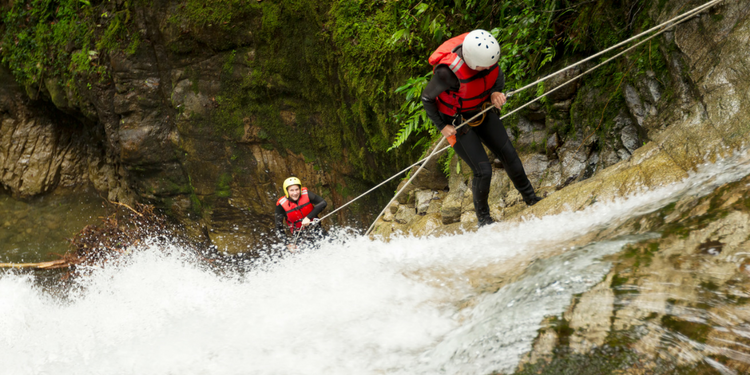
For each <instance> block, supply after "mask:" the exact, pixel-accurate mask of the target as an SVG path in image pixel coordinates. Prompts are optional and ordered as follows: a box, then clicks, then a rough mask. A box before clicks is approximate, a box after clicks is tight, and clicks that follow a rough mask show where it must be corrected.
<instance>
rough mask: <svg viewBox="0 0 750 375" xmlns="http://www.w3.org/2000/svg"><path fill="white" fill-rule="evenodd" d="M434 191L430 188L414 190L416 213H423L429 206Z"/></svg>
mask: <svg viewBox="0 0 750 375" xmlns="http://www.w3.org/2000/svg"><path fill="white" fill-rule="evenodd" d="M434 196H435V193H434V192H433V191H432V190H418V191H416V192H415V197H416V207H417V214H418V215H424V214H426V213H427V210H428V209H429V207H430V203H431V202H432V198H433V197H434Z"/></svg>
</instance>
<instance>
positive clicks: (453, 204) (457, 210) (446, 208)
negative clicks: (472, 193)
mask: <svg viewBox="0 0 750 375" xmlns="http://www.w3.org/2000/svg"><path fill="white" fill-rule="evenodd" d="M464 189H465V187H464ZM463 197H464V191H463V190H461V189H457V190H455V191H453V190H452V191H451V192H450V193H449V194H448V196H447V197H446V198H445V201H443V205H442V207H440V217H441V220H442V222H443V224H445V225H448V224H452V223H455V222H458V221H460V220H461V206H462V203H463Z"/></svg>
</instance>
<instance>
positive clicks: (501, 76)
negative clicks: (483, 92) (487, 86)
mask: <svg viewBox="0 0 750 375" xmlns="http://www.w3.org/2000/svg"><path fill="white" fill-rule="evenodd" d="M497 70H498V72H497V79H496V80H495V85H494V86H493V87H492V90H491V91H490V95H492V93H493V92H503V90H504V89H505V73H503V70H502V69H500V67H498V68H497Z"/></svg>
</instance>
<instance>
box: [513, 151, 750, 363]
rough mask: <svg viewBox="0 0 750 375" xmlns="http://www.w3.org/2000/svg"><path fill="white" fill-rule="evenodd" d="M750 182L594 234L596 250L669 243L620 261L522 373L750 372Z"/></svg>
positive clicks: (547, 325) (549, 324) (540, 340)
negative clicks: (623, 242) (640, 237)
mask: <svg viewBox="0 0 750 375" xmlns="http://www.w3.org/2000/svg"><path fill="white" fill-rule="evenodd" d="M746 162H747V161H745V163H746ZM748 183H750V177H745V178H744V179H742V180H740V181H737V182H733V183H730V184H727V185H724V186H721V187H719V188H718V189H716V190H715V191H714V192H713V193H712V194H710V195H708V196H704V197H700V198H696V197H695V196H691V195H686V196H685V197H683V198H682V199H680V200H679V201H677V202H676V203H674V204H671V205H668V206H666V207H664V208H662V209H661V210H657V211H656V212H653V213H650V214H647V215H644V216H640V217H635V218H633V219H631V220H628V221H627V222H625V223H623V224H622V225H621V226H619V227H617V228H608V229H606V230H603V231H601V232H599V233H595V234H593V235H592V238H591V239H592V241H603V240H606V239H612V238H616V237H617V236H621V235H622V234H625V233H627V234H635V233H641V234H643V233H659V234H660V236H658V237H657V238H653V239H650V240H644V241H641V242H638V243H635V244H632V245H629V246H628V247H627V248H626V249H624V250H623V251H622V252H621V253H620V254H617V255H615V256H614V259H611V261H612V263H613V264H614V265H615V266H614V267H612V269H611V270H610V271H609V274H608V275H607V276H606V277H604V279H603V280H602V281H601V282H599V284H597V285H596V286H594V287H593V288H591V289H590V290H589V291H587V292H584V293H582V294H580V295H577V296H575V297H574V298H573V301H572V303H571V305H570V306H569V307H568V309H567V311H566V312H565V313H563V314H562V317H560V318H559V319H557V318H551V319H548V320H547V321H546V322H544V323H543V324H542V328H541V329H540V331H539V334H538V336H537V337H536V339H535V341H534V345H533V349H532V350H531V351H530V352H529V353H526V354H525V355H524V357H523V359H522V361H521V364H520V366H519V371H518V372H517V373H522V374H536V373H567V372H569V371H571V370H573V369H580V368H581V367H580V366H581V361H583V363H604V364H605V365H604V366H602V368H601V369H600V371H599V372H598V373H607V369H610V370H611V369H613V368H615V367H617V369H618V371H622V372H623V373H641V372H640V371H643V368H644V367H643V366H644V364H646V365H645V366H646V368H648V369H649V371H648V372H649V373H652V372H653V373H665V372H668V371H667V368H675V367H677V368H681V369H684V370H685V373H689V372H691V371H692V372H695V371H696V370H698V369H702V370H703V372H705V373H715V372H717V369H723V370H726V371H720V372H725V373H747V372H748V371H749V370H750V365H749V363H750V358H748V356H747V355H746V354H745V353H746V349H745V345H746V344H745V343H746V342H747V336H746V334H745V332H746V325H747V321H748V319H750V313H749V312H748V309H747V308H746V303H745V302H744V298H747V293H746V292H747V286H748V280H750V279H749V278H748V276H750V272H748V264H750V263H749V262H747V261H746V260H744V259H746V258H747V256H746V254H747V249H748V248H750V242H749V241H748V238H749V237H748V236H749V235H750V225H748V223H749V222H750V221H748V220H750V212H749V211H748V207H750V206H748V203H750V202H748V199H747V194H746V190H747V184H748ZM599 360H602V361H603V362H599ZM639 368H640V370H639ZM699 372H700V371H699ZM678 373H682V372H681V371H678Z"/></svg>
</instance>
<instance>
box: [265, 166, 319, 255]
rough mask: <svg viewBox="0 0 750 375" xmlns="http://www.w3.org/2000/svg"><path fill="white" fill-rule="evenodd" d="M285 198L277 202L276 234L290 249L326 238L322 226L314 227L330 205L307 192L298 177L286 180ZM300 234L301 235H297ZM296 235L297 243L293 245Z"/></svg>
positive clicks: (284, 186)
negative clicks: (314, 221)
mask: <svg viewBox="0 0 750 375" xmlns="http://www.w3.org/2000/svg"><path fill="white" fill-rule="evenodd" d="M283 188H284V196H283V197H280V198H279V199H278V200H277V201H276V213H275V214H276V232H277V233H278V235H279V238H281V239H282V241H284V244H285V245H287V247H289V248H290V249H293V248H294V247H295V246H296V245H300V244H301V243H309V242H314V241H315V240H316V239H319V238H321V237H323V236H325V234H326V233H325V230H324V229H323V227H321V226H320V225H312V226H311V224H313V220H314V219H316V218H317V217H318V214H320V212H322V211H323V210H324V209H325V208H326V206H327V205H328V203H327V202H326V201H325V199H323V198H321V197H320V196H318V195H315V194H313V193H311V192H309V191H307V188H306V187H303V186H302V181H300V179H299V178H297V177H289V178H287V179H286V180H284V185H283ZM297 232H299V233H297ZM295 235H296V236H297V237H298V239H297V243H296V244H295V243H293V241H294V237H295Z"/></svg>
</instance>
